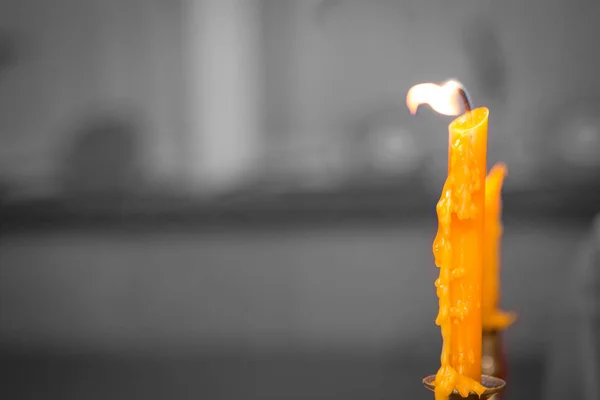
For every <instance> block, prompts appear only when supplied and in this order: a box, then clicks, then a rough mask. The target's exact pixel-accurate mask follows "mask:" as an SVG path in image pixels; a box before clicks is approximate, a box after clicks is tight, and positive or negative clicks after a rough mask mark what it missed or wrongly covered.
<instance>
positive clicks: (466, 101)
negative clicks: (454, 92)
mask: <svg viewBox="0 0 600 400" xmlns="http://www.w3.org/2000/svg"><path fill="white" fill-rule="evenodd" d="M458 94H459V95H460V98H461V100H462V102H463V107H464V108H465V112H470V111H471V109H472V107H471V96H469V92H467V89H465V88H464V87H462V86H460V87H459V88H458Z"/></svg>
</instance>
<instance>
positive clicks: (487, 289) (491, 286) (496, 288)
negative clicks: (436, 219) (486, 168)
mask: <svg viewBox="0 0 600 400" xmlns="http://www.w3.org/2000/svg"><path fill="white" fill-rule="evenodd" d="M506 173H507V168H506V166H505V165H504V164H502V163H498V164H496V165H494V166H493V167H492V169H491V170H490V172H489V173H488V176H487V178H486V183H485V242H486V243H485V247H486V252H485V268H484V272H483V273H484V279H483V282H484V288H483V300H484V301H483V314H482V325H483V329H484V330H487V331H500V330H504V329H506V328H507V327H508V326H510V325H511V324H512V323H513V322H514V321H515V319H516V315H515V314H514V313H509V312H504V311H501V310H499V309H498V304H499V301H500V284H499V283H500V277H499V270H500V241H501V239H502V233H503V226H502V218H501V214H502V199H501V191H502V185H503V183H504V177H505V176H506Z"/></svg>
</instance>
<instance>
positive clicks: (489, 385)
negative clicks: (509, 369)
mask: <svg viewBox="0 0 600 400" xmlns="http://www.w3.org/2000/svg"><path fill="white" fill-rule="evenodd" d="M481 384H482V385H483V386H484V387H485V388H486V389H485V392H483V393H482V394H481V396H479V395H477V393H470V394H469V396H468V397H466V399H467V400H476V399H479V400H489V399H490V398H492V396H494V395H497V394H498V393H500V392H501V391H502V390H503V389H504V387H505V386H506V382H504V381H503V380H502V379H500V378H496V377H493V376H489V375H481ZM423 386H425V387H426V388H427V389H429V390H431V391H432V392H434V391H435V375H429V376H427V377H425V378H423ZM460 399H465V397H462V396H461V395H460V393H458V391H456V390H455V391H454V392H452V394H450V397H449V400H460Z"/></svg>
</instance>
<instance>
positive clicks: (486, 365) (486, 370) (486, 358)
mask: <svg viewBox="0 0 600 400" xmlns="http://www.w3.org/2000/svg"><path fill="white" fill-rule="evenodd" d="M481 373H482V374H484V375H489V376H493V377H495V378H500V379H506V360H505V355H504V342H503V341H502V332H501V331H498V330H484V331H483V333H482V337H481ZM500 397H501V396H500V395H499V394H498V395H495V396H493V398H492V400H496V399H499V398H500Z"/></svg>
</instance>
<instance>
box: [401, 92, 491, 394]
mask: <svg viewBox="0 0 600 400" xmlns="http://www.w3.org/2000/svg"><path fill="white" fill-rule="evenodd" d="M406 102H407V106H408V108H409V110H410V111H411V113H412V114H415V113H416V111H417V109H418V107H419V106H420V105H421V104H428V105H429V106H430V107H431V108H432V109H433V110H434V111H436V112H438V113H440V114H443V115H448V116H456V115H459V114H460V111H461V105H462V106H463V107H464V109H465V111H466V112H465V114H463V115H460V116H459V117H457V118H456V119H455V120H454V121H452V122H451V123H450V125H449V126H448V132H449V148H448V176H447V179H446V182H445V184H444V187H443V190H442V195H441V197H440V200H439V202H438V204H437V207H436V211H437V215H438V231H437V235H436V237H435V240H434V242H433V254H434V259H435V264H436V266H437V267H438V268H439V269H440V273H439V278H438V279H437V280H436V281H435V286H436V292H437V296H438V298H439V311H438V315H437V318H436V321H435V322H436V324H437V325H438V326H440V330H441V334H442V340H443V343H442V352H441V356H440V362H441V366H440V368H439V370H438V372H437V374H436V378H435V397H436V399H437V400H442V399H447V398H448V397H449V396H450V395H451V394H452V393H453V392H454V391H456V392H458V393H459V394H460V395H461V396H462V397H465V398H466V397H468V396H469V394H470V393H476V394H477V395H481V394H482V393H483V392H484V391H485V390H486V388H485V387H484V386H483V385H482V384H481V383H480V381H481V343H482V340H481V332H482V313H481V300H482V299H481V298H482V273H483V264H484V250H483V249H484V220H485V179H486V156H487V127H488V116H489V110H488V109H487V108H485V107H481V108H477V109H474V110H471V103H470V99H469V98H468V95H467V91H466V90H465V89H464V88H463V86H462V85H461V84H460V83H459V82H456V81H449V82H447V83H445V84H443V85H436V84H433V83H424V84H420V85H416V86H413V87H412V88H411V89H410V90H409V92H408V94H407V98H406Z"/></svg>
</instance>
